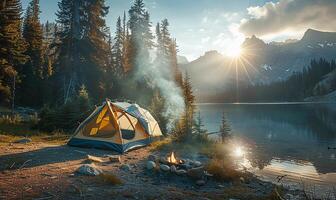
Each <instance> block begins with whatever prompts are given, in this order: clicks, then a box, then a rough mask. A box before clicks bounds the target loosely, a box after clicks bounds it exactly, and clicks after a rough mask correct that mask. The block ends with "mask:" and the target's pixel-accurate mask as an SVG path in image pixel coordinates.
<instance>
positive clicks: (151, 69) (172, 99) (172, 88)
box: [136, 52, 184, 130]
mask: <svg viewBox="0 0 336 200" xmlns="http://www.w3.org/2000/svg"><path fill="white" fill-rule="evenodd" d="M140 55H141V53H140ZM152 55H157V54H156V53H155V52H152ZM147 57H148V56H147ZM147 60H148V59H147V58H146V56H137V60H136V62H137V72H136V78H137V79H138V80H143V79H144V77H145V78H146V79H148V80H150V83H151V87H152V88H157V89H159V91H160V94H161V96H162V97H163V98H164V100H165V108H164V113H163V116H164V117H166V118H167V119H168V125H167V128H168V130H171V128H172V127H173V122H175V121H176V120H177V119H179V117H180V116H181V114H182V113H183V111H184V98H183V96H182V91H181V88H180V87H178V86H177V85H176V82H175V80H174V74H173V72H172V70H171V67H170V66H169V64H167V63H168V62H164V61H163V60H162V59H160V58H154V59H151V61H150V62H148V61H147ZM146 63H147V64H146Z"/></svg>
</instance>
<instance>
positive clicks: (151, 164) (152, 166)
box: [146, 161, 156, 170]
mask: <svg viewBox="0 0 336 200" xmlns="http://www.w3.org/2000/svg"><path fill="white" fill-rule="evenodd" d="M155 167H156V164H155V162H153V161H147V163H146V169H148V170H152V169H154V168H155Z"/></svg>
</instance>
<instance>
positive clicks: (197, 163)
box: [193, 161, 202, 167]
mask: <svg viewBox="0 0 336 200" xmlns="http://www.w3.org/2000/svg"><path fill="white" fill-rule="evenodd" d="M193 166H194V167H200V166H202V163H201V162H200V161H194V162H193Z"/></svg>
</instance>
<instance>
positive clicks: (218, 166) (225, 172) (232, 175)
mask: <svg viewBox="0 0 336 200" xmlns="http://www.w3.org/2000/svg"><path fill="white" fill-rule="evenodd" d="M206 170H207V171H208V172H209V173H210V174H213V175H214V178H215V179H216V180H217V181H237V180H239V179H240V177H246V174H245V173H243V172H241V171H238V170H235V167H234V166H233V165H232V162H230V161H225V160H217V159H212V160H210V162H209V163H208V164H207V165H206Z"/></svg>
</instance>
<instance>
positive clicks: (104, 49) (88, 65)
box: [81, 0, 109, 102]
mask: <svg viewBox="0 0 336 200" xmlns="http://www.w3.org/2000/svg"><path fill="white" fill-rule="evenodd" d="M108 9H109V7H107V6H105V0H93V1H89V2H86V4H84V10H85V12H86V15H87V19H85V20H84V33H83V35H84V37H83V42H82V45H83V46H84V49H90V51H89V52H84V53H83V57H84V62H85V64H84V66H85V68H84V70H83V75H82V77H83V78H84V79H82V80H81V83H82V84H85V85H86V86H87V88H88V91H89V93H90V95H92V96H94V97H96V99H97V100H98V101H99V102H100V101H101V100H103V98H104V96H105V93H106V85H105V81H104V80H103V79H102V77H103V73H104V72H106V70H107V68H108V63H109V62H108V60H109V58H108V50H109V48H108V43H107V38H108V35H106V32H105V31H104V30H106V23H105V19H104V18H105V17H106V15H107V14H108Z"/></svg>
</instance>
